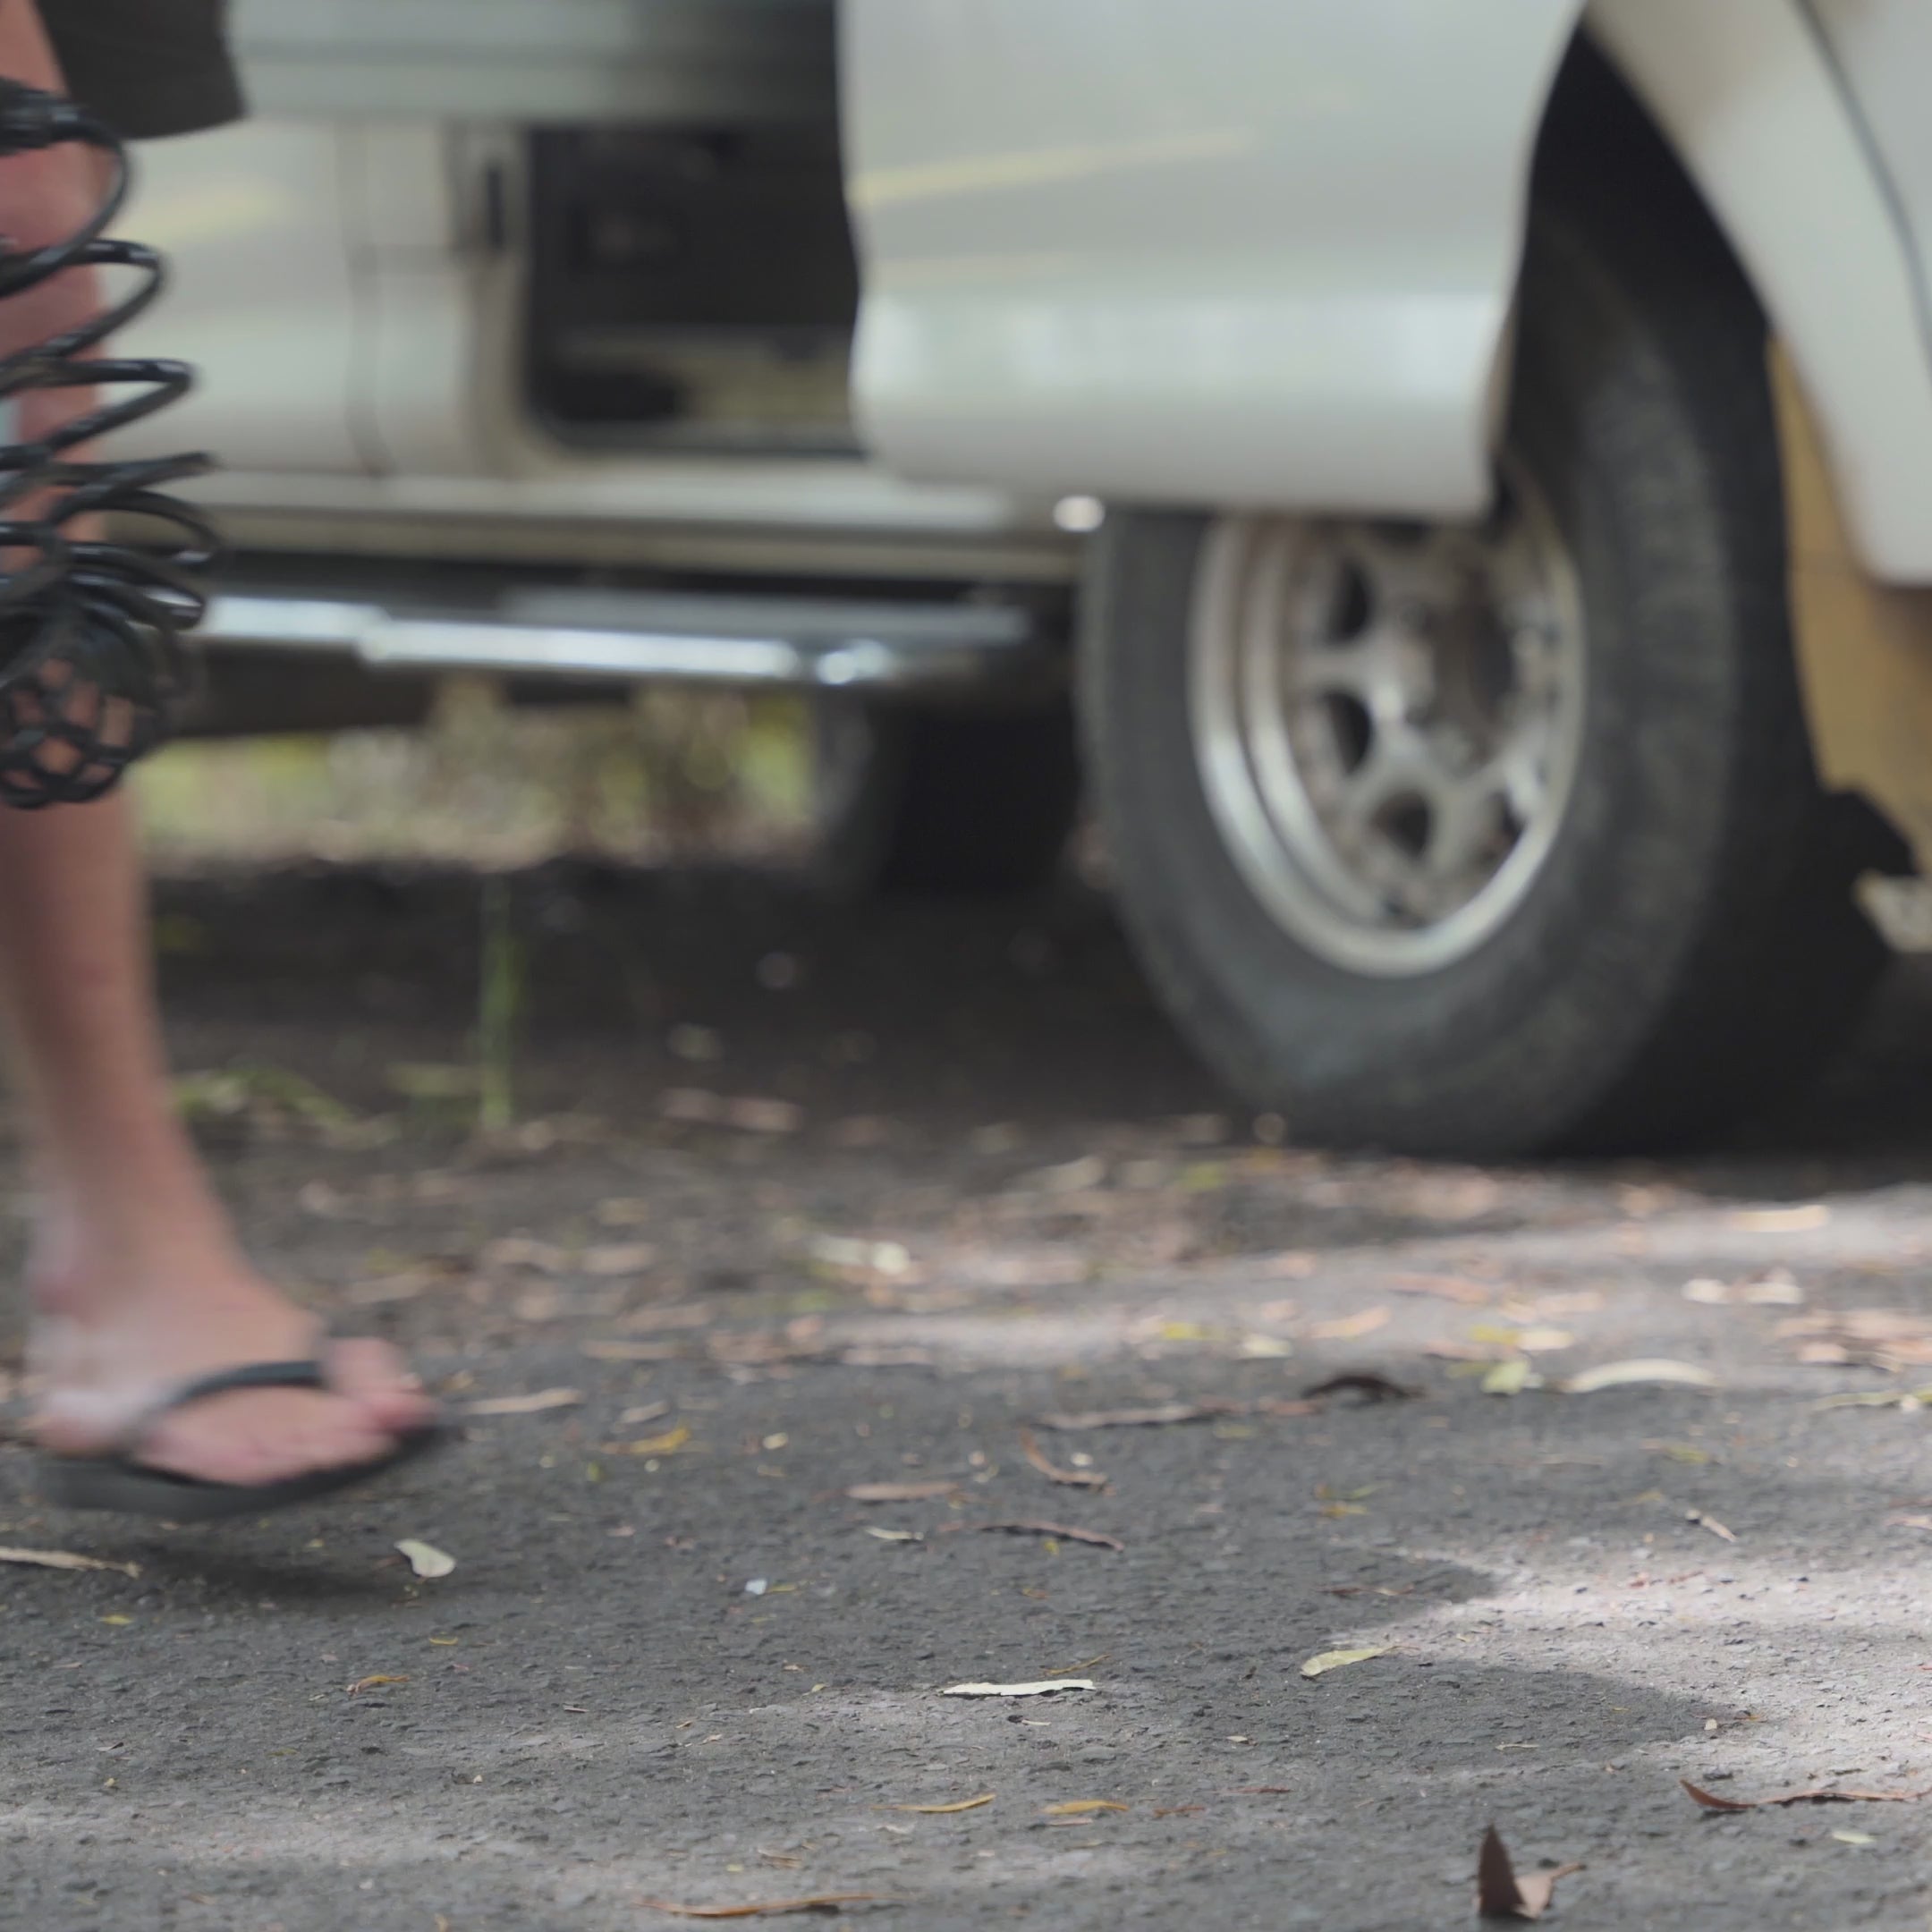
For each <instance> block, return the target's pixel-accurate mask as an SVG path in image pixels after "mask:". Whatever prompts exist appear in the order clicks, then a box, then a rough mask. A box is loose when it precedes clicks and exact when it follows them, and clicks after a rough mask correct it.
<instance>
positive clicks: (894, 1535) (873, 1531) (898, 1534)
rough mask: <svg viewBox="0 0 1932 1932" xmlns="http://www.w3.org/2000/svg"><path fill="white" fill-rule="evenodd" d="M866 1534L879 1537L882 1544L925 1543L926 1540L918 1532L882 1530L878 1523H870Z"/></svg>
mask: <svg viewBox="0 0 1932 1932" xmlns="http://www.w3.org/2000/svg"><path fill="white" fill-rule="evenodd" d="M866 1534H867V1535H868V1536H869V1537H877V1538H878V1539H879V1541H880V1542H881V1543H923V1542H924V1541H925V1540H926V1538H925V1537H924V1536H923V1535H922V1534H921V1533H920V1532H919V1530H881V1529H880V1528H879V1526H878V1525H877V1523H868V1524H867V1525H866Z"/></svg>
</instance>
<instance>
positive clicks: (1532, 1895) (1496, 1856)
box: [1476, 1825, 1583, 1919]
mask: <svg viewBox="0 0 1932 1932" xmlns="http://www.w3.org/2000/svg"><path fill="white" fill-rule="evenodd" d="M1582 1869H1583V1868H1582V1866H1581V1865H1579V1864H1570V1865H1558V1866H1555V1868H1552V1869H1551V1870H1549V1871H1541V1872H1530V1874H1528V1875H1527V1876H1526V1877H1521V1878H1519V1877H1517V1876H1516V1870H1515V1868H1514V1867H1513V1865H1512V1864H1511V1863H1510V1855H1509V1853H1508V1852H1505V1851H1504V1849H1503V1841H1502V1839H1500V1838H1499V1837H1498V1836H1497V1835H1496V1826H1494V1825H1492V1826H1490V1827H1489V1829H1488V1830H1487V1831H1486V1832H1485V1833H1484V1834H1483V1842H1482V1850H1481V1851H1480V1852H1479V1853H1478V1854H1477V1858H1476V1911H1477V1914H1478V1916H1479V1917H1480V1918H1484V1919H1540V1918H1541V1917H1542V1916H1543V1914H1544V1913H1545V1912H1546V1911H1548V1910H1549V1907H1550V1901H1551V1899H1552V1898H1553V1897H1554V1896H1555V1892H1556V1881H1557V1880H1558V1879H1559V1878H1567V1877H1569V1876H1570V1875H1571V1873H1572V1872H1580V1871H1581V1870H1582Z"/></svg>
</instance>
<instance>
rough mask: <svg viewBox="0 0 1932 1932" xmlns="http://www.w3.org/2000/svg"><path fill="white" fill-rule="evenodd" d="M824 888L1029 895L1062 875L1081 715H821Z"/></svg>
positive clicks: (821, 711)
mask: <svg viewBox="0 0 1932 1932" xmlns="http://www.w3.org/2000/svg"><path fill="white" fill-rule="evenodd" d="M813 738H814V747H813V750H814V784H815V789H816V792H817V818H818V828H819V861H820V869H821V872H822V875H823V876H824V877H826V880H827V881H828V882H829V883H830V884H831V885H832V886H833V888H834V889H835V891H838V892H840V893H842V894H847V895H851V896H860V895H864V894H894V893H959V894H980V893H983V894H998V893H1020V892H1026V891H1030V890H1031V889H1033V888H1034V887H1036V886H1038V885H1043V884H1045V883H1046V881H1047V879H1049V878H1050V877H1052V876H1053V874H1054V871H1055V869H1056V868H1057V866H1058V865H1059V862H1060V855H1061V853H1062V852H1063V850H1064V848H1065V845H1066V842H1067V835H1068V834H1069V833H1070V832H1071V831H1072V826H1073V820H1074V816H1075V813H1076V811H1077V809H1078V808H1079V803H1080V763H1079V756H1078V749H1077V745H1076V742H1075V734H1074V729H1073V715H1072V706H1071V705H1070V704H1067V703H1060V704H1056V705H1055V706H1053V707H1052V708H1048V709H1046V710H1040V711H1023V712H1013V713H1004V712H1002V713H993V714H980V713H971V712H960V713H955V712H950V711H922V710H917V709H911V708H906V707H903V706H895V705H891V704H885V703H882V702H878V701H877V700H870V699H856V698H845V697H837V696H827V697H825V698H823V699H820V700H819V701H818V704H817V705H816V706H815V707H814V712H813Z"/></svg>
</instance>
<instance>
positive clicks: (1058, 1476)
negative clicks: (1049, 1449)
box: [1020, 1428, 1107, 1489]
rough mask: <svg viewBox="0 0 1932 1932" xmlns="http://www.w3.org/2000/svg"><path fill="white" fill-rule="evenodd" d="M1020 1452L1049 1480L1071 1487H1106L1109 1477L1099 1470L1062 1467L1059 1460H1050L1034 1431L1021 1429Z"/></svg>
mask: <svg viewBox="0 0 1932 1932" xmlns="http://www.w3.org/2000/svg"><path fill="white" fill-rule="evenodd" d="M1020 1453H1021V1455H1023V1456H1024V1457H1025V1458H1026V1459H1027V1461H1028V1462H1030V1463H1031V1464H1032V1465H1033V1467H1034V1468H1035V1469H1037V1470H1038V1471H1039V1472H1040V1474H1041V1475H1042V1476H1044V1477H1045V1478H1046V1479H1047V1481H1048V1482H1056V1483H1064V1484H1065V1485H1066V1486H1067V1487H1068V1488H1070V1489H1105V1488H1106V1484H1107V1479H1106V1477H1105V1476H1103V1475H1101V1474H1100V1472H1099V1471H1098V1470H1077V1469H1062V1468H1061V1467H1060V1465H1059V1464H1058V1463H1057V1462H1049V1461H1048V1460H1047V1456H1046V1454H1045V1453H1044V1452H1043V1451H1042V1450H1041V1448H1040V1445H1038V1443H1037V1442H1036V1441H1035V1440H1034V1439H1033V1431H1032V1430H1031V1429H1028V1428H1023V1429H1021V1431H1020Z"/></svg>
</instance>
